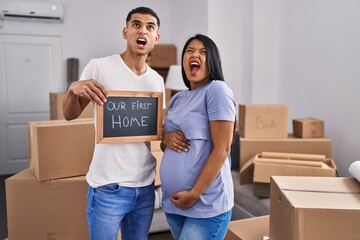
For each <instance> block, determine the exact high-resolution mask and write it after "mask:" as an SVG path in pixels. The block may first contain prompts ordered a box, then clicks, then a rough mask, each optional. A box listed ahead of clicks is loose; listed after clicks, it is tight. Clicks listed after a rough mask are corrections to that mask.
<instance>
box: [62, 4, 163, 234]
mask: <svg viewBox="0 0 360 240" xmlns="http://www.w3.org/2000/svg"><path fill="white" fill-rule="evenodd" d="M159 27H160V20H159V17H158V16H157V14H156V13H155V12H154V11H153V10H151V9H150V8H146V7H139V8H135V9H133V10H132V11H130V12H129V13H128V15H127V17H126V26H125V27H124V29H123V38H124V39H125V40H126V41H127V46H126V49H125V51H124V52H123V53H121V54H116V55H112V56H107V57H103V58H97V59H92V60H90V62H89V63H88V64H87V65H86V67H85V68H84V70H83V72H82V74H81V77H80V80H79V81H76V82H74V83H72V84H71V85H70V86H69V89H68V91H67V95H66V98H65V101H64V106H63V108H64V116H65V118H66V119H67V120H71V119H75V118H77V117H78V116H79V115H80V114H81V112H82V111H83V109H84V108H85V107H86V106H87V104H88V103H89V102H90V101H91V102H93V103H95V104H98V105H103V104H104V103H105V102H106V98H107V96H108V95H107V90H123V91H156V92H164V81H163V78H162V77H161V76H160V75H159V74H158V73H156V72H155V71H154V70H153V69H151V68H150V67H149V66H148V65H147V64H146V63H145V60H146V57H147V55H148V53H149V52H150V51H151V50H152V49H153V48H154V46H155V45H156V44H157V43H158V41H159V39H160V34H159V33H158V29H159ZM155 166H156V160H155V158H154V157H153V156H152V154H151V152H150V144H149V143H148V142H138V143H112V144H96V145H95V149H94V154H93V159H92V162H91V165H90V168H89V171H88V173H87V175H86V180H87V182H88V184H89V192H88V207H87V217H88V227H89V234H90V239H94V240H99V239H100V240H104V239H117V234H118V230H119V227H120V228H121V236H122V239H136V240H139V239H140V240H141V239H146V238H147V235H148V232H149V229H150V224H151V221H152V216H153V213H154V200H155V193H154V183H153V182H154V177H155Z"/></svg>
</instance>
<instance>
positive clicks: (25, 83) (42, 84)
mask: <svg viewBox="0 0 360 240" xmlns="http://www.w3.org/2000/svg"><path fill="white" fill-rule="evenodd" d="M61 70H62V58H61V38H60V36H36V35H17V34H0V175H3V174H13V173H17V172H19V171H21V170H23V169H25V168H28V166H29V145H28V129H27V123H28V122H29V121H40V120H48V119H49V116H50V114H49V111H50V101H49V93H50V92H61V91H62V90H63V89H64V86H63V85H64V84H63V83H62V82H63V81H62V71H61Z"/></svg>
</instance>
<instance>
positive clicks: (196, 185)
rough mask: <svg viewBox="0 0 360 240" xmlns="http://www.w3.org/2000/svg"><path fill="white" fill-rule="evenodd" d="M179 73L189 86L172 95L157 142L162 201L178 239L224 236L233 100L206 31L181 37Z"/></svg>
mask: <svg viewBox="0 0 360 240" xmlns="http://www.w3.org/2000/svg"><path fill="white" fill-rule="evenodd" d="M182 76H183V80H184V83H185V85H186V86H187V87H188V88H189V89H188V90H185V91H182V92H180V93H177V94H175V95H174V96H173V97H172V99H171V101H170V103H169V107H168V112H167V116H166V119H165V123H164V139H163V141H162V142H161V147H162V149H163V151H164V155H163V160H162V163H161V168H160V176H161V183H162V190H163V202H162V207H163V209H164V211H165V213H166V218H167V221H168V223H169V226H170V229H171V232H172V234H173V236H174V238H175V239H176V240H178V239H180V240H181V239H196V240H202V239H204V240H205V239H206V240H209V239H223V238H224V236H225V234H226V231H227V228H228V225H229V222H230V218H231V209H232V207H233V205H234V202H233V198H234V193H233V182H232V178H231V172H230V166H231V163H230V156H229V152H230V148H231V142H232V137H233V130H234V122H235V117H236V115H235V114H236V110H235V109H236V104H235V102H234V100H233V94H232V91H231V90H230V88H229V87H228V86H227V85H226V83H225V82H224V77H223V73H222V67H221V60H220V54H219V51H218V48H217V46H216V44H215V43H214V42H213V41H212V40H211V39H210V38H209V37H207V36H204V35H201V34H197V35H195V36H193V37H191V38H190V39H188V41H187V42H186V43H185V46H184V48H183V51H182Z"/></svg>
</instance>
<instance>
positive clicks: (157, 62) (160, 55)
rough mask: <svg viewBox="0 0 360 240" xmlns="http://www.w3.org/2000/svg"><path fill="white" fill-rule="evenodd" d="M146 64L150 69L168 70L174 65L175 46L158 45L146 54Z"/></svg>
mask: <svg viewBox="0 0 360 240" xmlns="http://www.w3.org/2000/svg"><path fill="white" fill-rule="evenodd" d="M146 63H147V64H148V65H149V66H150V67H152V68H169V67H170V65H174V64H176V46H175V45H174V44H158V45H156V46H155V47H154V49H153V50H152V51H151V52H150V53H149V54H148V56H147V59H146Z"/></svg>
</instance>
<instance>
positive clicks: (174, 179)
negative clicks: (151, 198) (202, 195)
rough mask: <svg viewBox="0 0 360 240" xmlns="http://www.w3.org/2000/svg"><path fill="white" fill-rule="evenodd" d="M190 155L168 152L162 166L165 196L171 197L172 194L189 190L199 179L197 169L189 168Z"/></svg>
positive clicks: (161, 172)
mask: <svg viewBox="0 0 360 240" xmlns="http://www.w3.org/2000/svg"><path fill="white" fill-rule="evenodd" d="M187 157H188V153H187V152H181V153H177V152H175V151H172V150H166V151H165V152H164V155H163V159H162V162H161V166H160V178H161V185H162V189H163V196H164V197H170V196H171V195H172V194H174V193H176V192H179V191H183V190H189V189H191V188H192V186H193V184H194V182H195V179H196V178H197V174H196V169H189V168H188V165H189V163H188V159H187Z"/></svg>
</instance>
